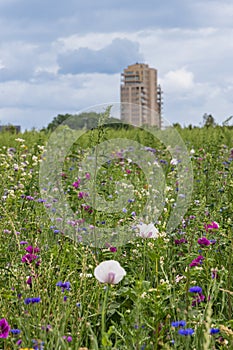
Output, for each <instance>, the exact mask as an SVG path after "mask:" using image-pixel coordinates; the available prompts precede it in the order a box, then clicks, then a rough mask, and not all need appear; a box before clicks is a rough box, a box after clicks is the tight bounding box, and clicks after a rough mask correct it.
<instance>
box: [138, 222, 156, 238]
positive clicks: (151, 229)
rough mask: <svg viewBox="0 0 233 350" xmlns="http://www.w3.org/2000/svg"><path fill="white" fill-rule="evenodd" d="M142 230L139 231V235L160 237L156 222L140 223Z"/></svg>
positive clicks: (139, 226)
mask: <svg viewBox="0 0 233 350" xmlns="http://www.w3.org/2000/svg"><path fill="white" fill-rule="evenodd" d="M137 227H138V228H139V230H140V232H139V233H138V236H140V237H142V238H158V237H159V231H158V230H157V228H156V227H155V226H154V224H152V223H150V224H149V225H146V224H140V225H137Z"/></svg>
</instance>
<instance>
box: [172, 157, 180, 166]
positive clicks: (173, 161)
mask: <svg viewBox="0 0 233 350" xmlns="http://www.w3.org/2000/svg"><path fill="white" fill-rule="evenodd" d="M178 163H179V162H178V160H177V159H176V158H173V159H172V160H171V161H170V164H171V165H177V164H178Z"/></svg>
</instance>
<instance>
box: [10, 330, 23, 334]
mask: <svg viewBox="0 0 233 350" xmlns="http://www.w3.org/2000/svg"><path fill="white" fill-rule="evenodd" d="M10 332H11V333H13V334H19V333H20V332H21V330H20V329H11V330H10Z"/></svg>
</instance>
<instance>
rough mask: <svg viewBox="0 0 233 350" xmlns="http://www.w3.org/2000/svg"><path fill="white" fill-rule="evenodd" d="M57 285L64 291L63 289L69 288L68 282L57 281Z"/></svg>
mask: <svg viewBox="0 0 233 350" xmlns="http://www.w3.org/2000/svg"><path fill="white" fill-rule="evenodd" d="M56 286H57V287H61V289H62V292H64V291H65V290H70V282H64V283H63V282H61V281H59V282H57V284H56Z"/></svg>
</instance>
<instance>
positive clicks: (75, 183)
mask: <svg viewBox="0 0 233 350" xmlns="http://www.w3.org/2000/svg"><path fill="white" fill-rule="evenodd" d="M80 182H81V180H80V179H78V180H77V181H75V182H73V183H72V186H73V187H74V188H79V185H80Z"/></svg>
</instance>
